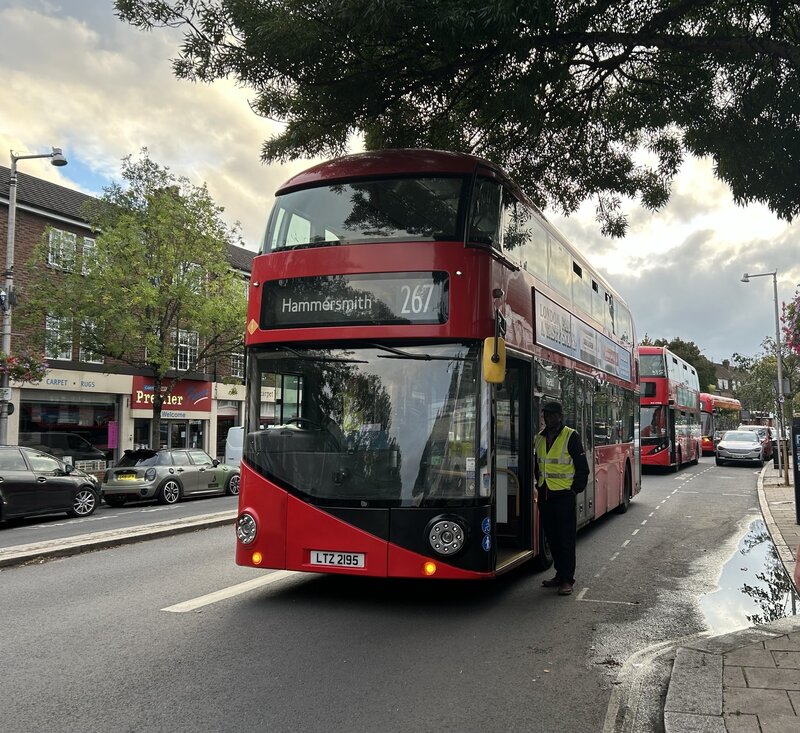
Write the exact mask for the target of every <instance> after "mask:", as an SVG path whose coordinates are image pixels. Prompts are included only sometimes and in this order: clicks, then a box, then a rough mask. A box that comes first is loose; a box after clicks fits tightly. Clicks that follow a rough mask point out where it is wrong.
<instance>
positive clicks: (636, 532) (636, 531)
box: [631, 529, 639, 535]
mask: <svg viewBox="0 0 800 733" xmlns="http://www.w3.org/2000/svg"><path fill="white" fill-rule="evenodd" d="M631 534H632V535H637V534H639V530H638V529H634V530H633V532H631Z"/></svg>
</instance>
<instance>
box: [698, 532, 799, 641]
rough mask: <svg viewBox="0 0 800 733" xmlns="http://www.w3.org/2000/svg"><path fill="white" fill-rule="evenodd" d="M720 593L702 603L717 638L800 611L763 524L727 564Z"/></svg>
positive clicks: (746, 535) (717, 591)
mask: <svg viewBox="0 0 800 733" xmlns="http://www.w3.org/2000/svg"><path fill="white" fill-rule="evenodd" d="M719 586H720V587H719V589H718V590H716V591H714V592H713V593H709V594H707V595H705V596H703V597H702V598H701V599H700V607H701V609H702V611H703V614H704V615H705V618H706V622H707V623H708V625H709V627H710V628H711V631H712V633H714V634H727V633H728V632H731V631H737V630H739V629H745V628H747V627H748V626H752V625H754V624H761V623H767V622H769V621H776V620H777V619H779V618H784V617H785V616H792V615H796V614H797V613H798V611H800V598H798V596H797V594H796V593H795V592H794V588H793V586H792V582H791V580H790V579H789V576H788V575H787V574H786V571H785V570H784V568H783V564H782V563H781V560H780V557H779V556H778V551H777V550H776V549H775V545H773V544H772V540H771V539H770V536H769V532H768V531H767V526H766V525H765V524H764V522H763V520H761V519H757V520H755V521H754V522H753V523H752V524H751V525H750V527H749V528H748V530H747V533H746V534H745V535H744V537H742V539H741V540H740V541H739V546H738V548H737V549H736V552H735V553H734V555H733V557H732V558H731V559H730V560H728V562H726V563H725V565H724V567H723V568H722V575H721V576H720V579H719Z"/></svg>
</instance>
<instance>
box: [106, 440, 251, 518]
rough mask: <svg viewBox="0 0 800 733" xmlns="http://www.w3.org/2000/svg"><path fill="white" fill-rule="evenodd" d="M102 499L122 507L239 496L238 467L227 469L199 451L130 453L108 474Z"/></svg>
mask: <svg viewBox="0 0 800 733" xmlns="http://www.w3.org/2000/svg"><path fill="white" fill-rule="evenodd" d="M102 493H103V499H105V502H106V504H108V505H109V506H114V507H119V506H122V505H123V504H125V502H127V501H134V500H140V499H156V501H158V502H159V503H160V504H174V503H175V502H176V501H178V500H179V499H181V498H182V497H184V496H205V495H210V494H230V495H236V494H238V493H239V466H228V465H226V464H224V463H220V462H219V461H218V460H217V459H216V458H211V456H209V455H208V453H206V452H205V451H203V450H199V449H197V448H186V449H163V450H157V451H156V450H151V449H149V448H139V449H137V450H127V451H125V455H124V456H123V457H122V459H121V460H120V462H119V463H118V464H117V465H116V466H114V468H109V469H108V470H107V471H106V472H105V476H104V477H103V485H102Z"/></svg>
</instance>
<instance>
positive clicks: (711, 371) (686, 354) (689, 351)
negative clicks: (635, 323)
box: [642, 334, 717, 392]
mask: <svg viewBox="0 0 800 733" xmlns="http://www.w3.org/2000/svg"><path fill="white" fill-rule="evenodd" d="M645 337H646V338H648V340H649V337H648V336H647V335H646V334H645ZM642 345H648V346H666V347H667V348H668V349H669V350H670V351H671V352H673V353H674V354H676V355H677V356H679V357H680V358H681V359H683V360H684V361H686V362H688V363H689V364H691V365H692V366H693V367H694V369H695V371H696V372H697V378H698V380H699V381H700V391H701V392H709V391H713V390H715V389H716V385H717V369H716V367H715V366H714V362H712V361H710V360H709V359H706V357H705V356H703V355H702V354H701V353H700V347H699V346H698V345H697V344H696V343H695V342H694V341H684V340H683V339H681V338H678V337H676V338H673V339H672V341H667V340H666V339H656V340H655V341H653V342H651V343H650V344H645V343H644V342H642Z"/></svg>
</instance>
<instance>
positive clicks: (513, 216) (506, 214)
mask: <svg viewBox="0 0 800 733" xmlns="http://www.w3.org/2000/svg"><path fill="white" fill-rule="evenodd" d="M530 216H531V213H530V212H529V211H528V209H527V207H526V206H525V205H524V204H522V203H520V202H519V201H517V199H516V197H515V196H514V195H513V194H512V193H511V192H510V191H509V190H508V189H503V217H502V218H503V254H505V255H506V256H507V257H508V258H509V259H511V260H513V261H514V262H522V260H523V258H524V254H523V249H524V245H525V242H526V241H527V239H528V238H529V237H530V233H529V232H528V230H527V228H526V223H527V220H528V218H529V217H530Z"/></svg>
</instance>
